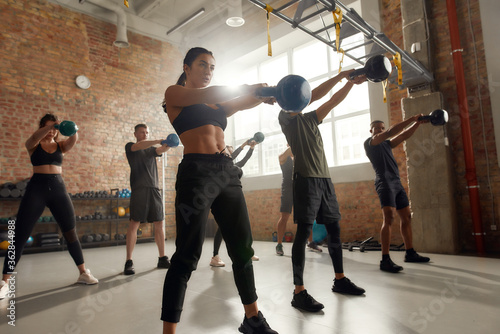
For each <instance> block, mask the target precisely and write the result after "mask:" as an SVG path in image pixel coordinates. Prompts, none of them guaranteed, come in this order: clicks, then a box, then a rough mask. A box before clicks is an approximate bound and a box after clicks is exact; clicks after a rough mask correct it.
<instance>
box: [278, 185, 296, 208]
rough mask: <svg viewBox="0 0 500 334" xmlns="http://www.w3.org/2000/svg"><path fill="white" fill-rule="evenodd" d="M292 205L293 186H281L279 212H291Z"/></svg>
mask: <svg viewBox="0 0 500 334" xmlns="http://www.w3.org/2000/svg"><path fill="white" fill-rule="evenodd" d="M292 207H293V186H292V185H290V187H282V188H281V206H280V212H287V213H292Z"/></svg>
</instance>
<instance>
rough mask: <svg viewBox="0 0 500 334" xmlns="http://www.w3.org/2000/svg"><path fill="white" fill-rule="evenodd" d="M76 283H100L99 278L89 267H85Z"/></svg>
mask: <svg viewBox="0 0 500 334" xmlns="http://www.w3.org/2000/svg"><path fill="white" fill-rule="evenodd" d="M76 283H78V284H88V285H92V284H97V283H99V280H98V279H97V278H95V277H94V276H93V275H92V273H91V272H90V270H89V269H85V272H84V273H83V274H81V275H80V276H79V277H78V281H76Z"/></svg>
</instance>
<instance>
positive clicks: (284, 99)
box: [257, 74, 311, 112]
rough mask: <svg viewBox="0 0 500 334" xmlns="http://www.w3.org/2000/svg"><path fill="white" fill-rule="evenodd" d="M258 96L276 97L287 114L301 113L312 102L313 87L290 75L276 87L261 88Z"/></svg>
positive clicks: (299, 77)
mask: <svg viewBox="0 0 500 334" xmlns="http://www.w3.org/2000/svg"><path fill="white" fill-rule="evenodd" d="M257 95H258V96H264V97H269V96H273V97H275V98H276V102H278V104H279V106H280V107H281V108H282V109H283V110H284V111H286V112H301V111H302V109H304V108H305V107H307V105H308V104H309V102H310V101H311V86H310V85H309V82H307V80H306V79H304V78H303V77H301V76H299V75H295V74H290V75H287V76H286V77H284V78H283V79H281V80H280V81H279V82H278V84H277V85H276V87H262V88H260V89H259V90H258V91H257Z"/></svg>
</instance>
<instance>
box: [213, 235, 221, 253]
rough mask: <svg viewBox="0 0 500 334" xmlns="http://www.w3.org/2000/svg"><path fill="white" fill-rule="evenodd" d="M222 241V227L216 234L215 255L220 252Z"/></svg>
mask: <svg viewBox="0 0 500 334" xmlns="http://www.w3.org/2000/svg"><path fill="white" fill-rule="evenodd" d="M221 243H222V233H221V231H220V228H218V229H217V232H215V236H214V256H216V255H218V254H219V249H220V244H221Z"/></svg>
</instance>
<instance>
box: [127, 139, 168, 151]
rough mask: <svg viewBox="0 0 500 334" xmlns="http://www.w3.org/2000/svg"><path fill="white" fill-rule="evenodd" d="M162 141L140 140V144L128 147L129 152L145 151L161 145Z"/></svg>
mask: <svg viewBox="0 0 500 334" xmlns="http://www.w3.org/2000/svg"><path fill="white" fill-rule="evenodd" d="M162 140H163V139H158V140H142V141H140V142H137V143H135V144H133V145H132V146H131V147H130V150H131V151H132V152H135V151H139V150H145V149H147V148H150V147H151V146H153V145H158V144H161V141H162Z"/></svg>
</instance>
